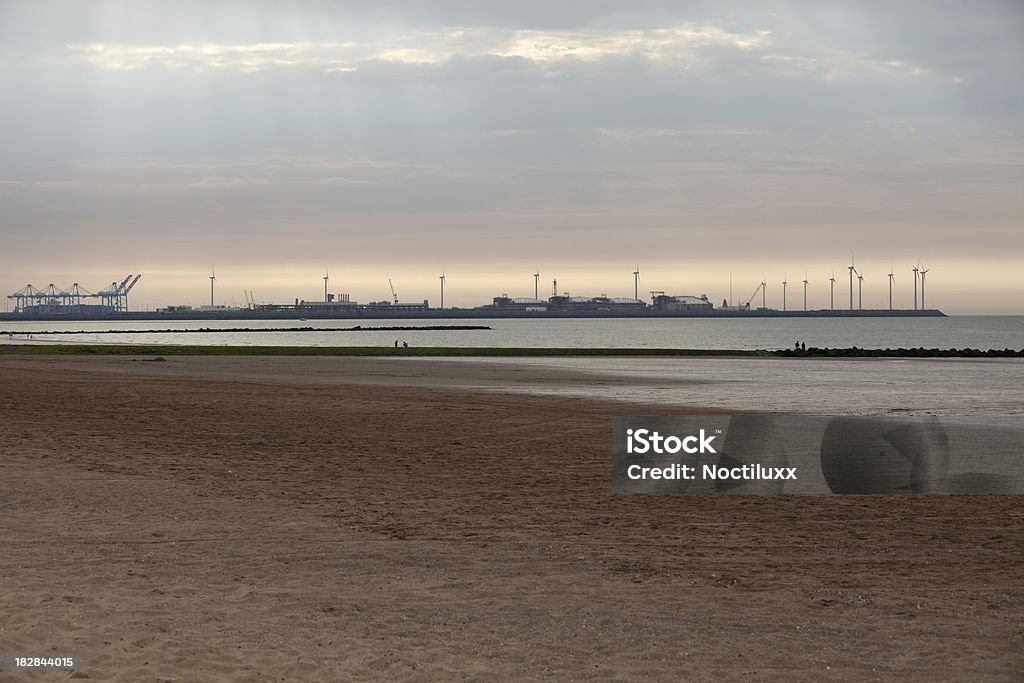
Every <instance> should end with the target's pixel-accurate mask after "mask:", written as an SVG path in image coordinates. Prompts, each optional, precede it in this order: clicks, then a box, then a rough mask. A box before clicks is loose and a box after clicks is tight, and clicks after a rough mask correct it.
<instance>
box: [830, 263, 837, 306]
mask: <svg viewBox="0 0 1024 683" xmlns="http://www.w3.org/2000/svg"><path fill="white" fill-rule="evenodd" d="M828 310H830V311H834V310H836V273H835V271H832V277H830V278H829V279H828Z"/></svg>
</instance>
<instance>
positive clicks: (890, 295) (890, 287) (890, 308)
mask: <svg viewBox="0 0 1024 683" xmlns="http://www.w3.org/2000/svg"><path fill="white" fill-rule="evenodd" d="M892 270H893V268H892V266H889V310H890V311H891V310H892V281H893V277H892Z"/></svg>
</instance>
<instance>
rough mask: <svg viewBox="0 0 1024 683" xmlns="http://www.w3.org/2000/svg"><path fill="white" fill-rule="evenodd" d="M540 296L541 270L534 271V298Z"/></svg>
mask: <svg viewBox="0 0 1024 683" xmlns="http://www.w3.org/2000/svg"><path fill="white" fill-rule="evenodd" d="M539 297H540V271H539V270H535V271H533V298H534V299H538V298H539Z"/></svg>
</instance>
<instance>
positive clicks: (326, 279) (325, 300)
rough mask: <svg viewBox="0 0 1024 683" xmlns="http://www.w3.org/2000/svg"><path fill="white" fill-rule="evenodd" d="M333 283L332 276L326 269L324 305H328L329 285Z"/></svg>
mask: <svg viewBox="0 0 1024 683" xmlns="http://www.w3.org/2000/svg"><path fill="white" fill-rule="evenodd" d="M330 281H331V274H330V273H328V272H327V269H326V268H324V303H327V283H329V282H330Z"/></svg>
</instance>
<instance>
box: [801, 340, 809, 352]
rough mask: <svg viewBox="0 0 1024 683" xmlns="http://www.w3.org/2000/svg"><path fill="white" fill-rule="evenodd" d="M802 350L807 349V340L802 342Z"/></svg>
mask: <svg viewBox="0 0 1024 683" xmlns="http://www.w3.org/2000/svg"><path fill="white" fill-rule="evenodd" d="M800 350H801V351H806V350H807V343H806V342H800Z"/></svg>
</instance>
